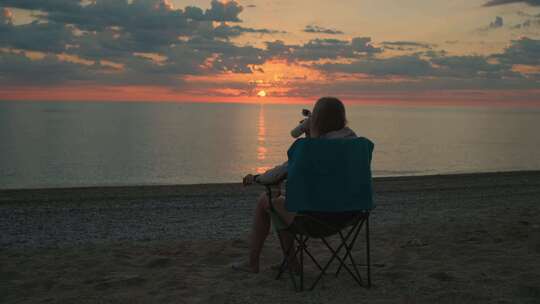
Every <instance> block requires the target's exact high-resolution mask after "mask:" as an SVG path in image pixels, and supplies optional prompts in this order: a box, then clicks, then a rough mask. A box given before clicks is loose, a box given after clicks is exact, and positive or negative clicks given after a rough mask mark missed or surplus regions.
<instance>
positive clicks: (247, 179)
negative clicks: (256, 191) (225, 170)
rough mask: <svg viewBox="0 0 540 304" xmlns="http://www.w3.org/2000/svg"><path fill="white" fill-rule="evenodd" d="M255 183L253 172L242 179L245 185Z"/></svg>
mask: <svg viewBox="0 0 540 304" xmlns="http://www.w3.org/2000/svg"><path fill="white" fill-rule="evenodd" d="M254 183H255V175H253V174H248V175H246V176H244V179H243V180H242V184H244V186H248V185H253V184H254Z"/></svg>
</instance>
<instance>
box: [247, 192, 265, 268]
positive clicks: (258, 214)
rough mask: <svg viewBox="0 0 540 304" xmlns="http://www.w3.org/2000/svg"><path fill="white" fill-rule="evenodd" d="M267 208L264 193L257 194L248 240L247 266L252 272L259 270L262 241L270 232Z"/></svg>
mask: <svg viewBox="0 0 540 304" xmlns="http://www.w3.org/2000/svg"><path fill="white" fill-rule="evenodd" d="M268 208H269V203H268V197H267V196H266V193H263V194H261V196H259V201H258V203H257V208H256V209H255V216H254V218H253V226H252V228H251V235H250V240H249V267H250V268H251V270H252V271H253V272H255V273H256V272H259V258H260V256H261V251H262V248H263V246H264V241H265V240H266V237H267V236H268V233H269V232H270V215H268V212H267V211H266V210H267V209H268Z"/></svg>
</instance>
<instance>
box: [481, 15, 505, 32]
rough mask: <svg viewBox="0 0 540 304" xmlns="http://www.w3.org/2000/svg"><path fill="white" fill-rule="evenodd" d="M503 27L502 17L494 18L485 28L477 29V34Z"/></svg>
mask: <svg viewBox="0 0 540 304" xmlns="http://www.w3.org/2000/svg"><path fill="white" fill-rule="evenodd" d="M503 26H504V19H503V17H500V16H496V17H495V20H493V21H491V22H490V23H489V24H488V25H487V26H485V27H481V28H479V29H478V30H477V31H478V32H479V33H485V32H488V31H491V30H496V29H499V28H502V27H503Z"/></svg>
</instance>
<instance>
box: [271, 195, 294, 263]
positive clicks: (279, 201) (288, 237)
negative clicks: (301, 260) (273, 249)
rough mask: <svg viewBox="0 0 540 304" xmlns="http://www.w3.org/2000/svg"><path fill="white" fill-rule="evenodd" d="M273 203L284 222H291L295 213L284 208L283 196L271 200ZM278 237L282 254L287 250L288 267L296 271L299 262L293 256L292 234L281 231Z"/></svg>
mask: <svg viewBox="0 0 540 304" xmlns="http://www.w3.org/2000/svg"><path fill="white" fill-rule="evenodd" d="M273 205H274V208H275V210H276V211H277V213H278V214H279V215H280V216H281V218H282V219H283V220H284V221H285V223H286V224H291V223H292V222H293V220H294V216H295V213H293V212H289V211H287V210H286V209H285V198H284V197H283V196H280V197H278V198H276V200H274V201H273ZM279 237H280V238H281V244H282V247H281V249H282V250H283V255H286V254H287V251H288V252H289V255H288V256H287V257H288V259H287V260H288V265H289V268H290V269H292V270H293V271H296V270H297V269H298V267H299V264H298V260H297V259H296V258H295V256H294V252H295V248H294V236H293V235H292V234H291V233H289V232H287V231H281V232H280V233H279Z"/></svg>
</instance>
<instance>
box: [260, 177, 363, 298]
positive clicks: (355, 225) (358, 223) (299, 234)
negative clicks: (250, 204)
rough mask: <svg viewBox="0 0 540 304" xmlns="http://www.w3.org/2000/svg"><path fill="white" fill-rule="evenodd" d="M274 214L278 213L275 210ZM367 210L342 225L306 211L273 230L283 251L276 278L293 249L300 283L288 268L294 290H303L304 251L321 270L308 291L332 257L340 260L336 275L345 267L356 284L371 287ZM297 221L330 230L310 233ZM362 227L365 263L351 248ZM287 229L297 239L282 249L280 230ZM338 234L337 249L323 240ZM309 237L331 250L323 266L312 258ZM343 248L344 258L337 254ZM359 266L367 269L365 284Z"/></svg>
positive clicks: (318, 279)
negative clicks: (357, 259)
mask: <svg viewBox="0 0 540 304" xmlns="http://www.w3.org/2000/svg"><path fill="white" fill-rule="evenodd" d="M264 186H265V187H266V193H267V196H268V202H269V205H270V210H271V211H272V212H276V211H275V208H274V205H273V203H272V188H271V186H272V185H264ZM276 213H277V212H276ZM369 215H370V213H369V211H364V212H360V213H359V214H358V215H357V216H355V217H354V218H353V219H352V220H351V221H349V222H348V223H347V224H346V225H343V226H342V227H335V226H332V225H330V224H329V223H326V222H324V221H322V220H320V219H317V218H315V217H313V216H310V215H306V214H298V215H296V217H295V220H294V221H293V223H292V224H291V225H289V226H288V227H287V228H285V229H282V230H279V229H276V232H277V233H278V238H279V241H280V245H281V248H283V250H284V258H283V261H282V262H281V265H280V267H279V271H278V274H277V276H276V278H275V279H276V280H279V279H280V278H281V275H282V274H283V272H285V270H286V269H287V266H288V257H289V254H290V253H291V251H292V250H294V255H293V257H294V258H296V257H297V256H299V258H300V278H299V282H298V283H297V279H296V278H295V276H294V274H293V273H292V272H291V271H288V273H289V276H290V278H291V281H292V283H293V286H294V289H295V291H303V290H304V254H305V255H307V256H308V257H309V258H310V259H311V260H312V261H313V263H314V264H315V265H316V266H317V268H318V269H319V270H320V273H319V275H318V276H317V278H316V279H315V281H314V282H313V283H312V285H311V286H310V288H309V290H313V289H314V288H315V287H316V286H317V284H318V283H319V281H320V280H321V278H322V277H323V275H325V274H326V271H327V270H328V267H330V265H331V264H332V262H333V261H334V260H336V259H337V261H338V262H339V267H338V269H337V271H336V273H335V276H336V277H337V276H338V275H339V273H340V272H341V270H342V269H343V268H344V269H345V270H346V271H347V272H348V273H349V274H350V275H351V276H352V277H353V279H354V280H355V281H356V283H358V285H359V286H362V287H366V288H368V289H369V288H370V287H371V258H370V237H369V236H370V232H369ZM300 221H311V222H312V223H316V224H317V225H320V226H321V227H324V228H326V229H328V231H332V232H331V233H327V234H324V235H317V234H313V233H310V232H309V231H307V230H306V229H304V228H303V227H302V225H301V223H300ZM347 227H350V229H349V230H348V231H347V232H346V233H345V234H344V233H343V232H344V231H345V230H346V229H347ZM363 227H365V229H364V230H365V244H366V248H365V250H366V256H365V259H366V264H364V265H361V264H357V263H356V262H355V260H354V258H353V255H352V250H353V247H354V245H355V242H356V240H357V238H358V236H359V234H360V231H361V230H362V228H363ZM284 231H285V232H288V233H291V234H292V235H293V236H294V239H295V241H296V242H297V244H298V245H297V246H296V249H294V243H293V244H292V246H290V247H289V248H287V249H285V246H284V244H283V241H282V239H281V233H282V232H284ZM336 234H337V235H339V237H340V240H341V243H340V244H339V246H338V247H337V249H336V248H334V247H332V246H331V245H330V244H329V243H328V241H327V240H326V238H327V237H329V236H334V235H336ZM310 239H319V240H321V241H322V243H323V244H324V245H325V246H326V248H327V249H328V250H330V252H331V253H332V255H331V257H330V259H329V260H328V261H327V262H326V264H325V265H324V267H321V264H319V262H318V261H317V260H316V259H315V257H313V255H312V254H311V252H309V250H308V246H307V242H308V241H309V240H310ZM342 250H345V255H344V256H343V257H341V256H340V253H341V251H342ZM347 258H348V260H349V261H350V262H351V265H352V268H353V269H352V270H351V269H350V268H349V266H347V264H346V262H347ZM358 266H365V267H366V268H367V269H366V275H367V284H364V282H363V281H362V277H361V275H360V272H359V271H358Z"/></svg>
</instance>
